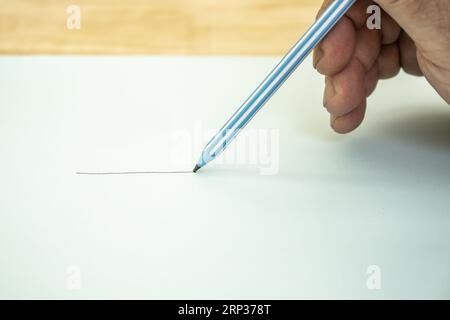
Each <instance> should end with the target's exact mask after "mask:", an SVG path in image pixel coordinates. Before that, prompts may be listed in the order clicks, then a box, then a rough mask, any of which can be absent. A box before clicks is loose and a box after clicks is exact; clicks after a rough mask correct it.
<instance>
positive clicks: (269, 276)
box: [0, 57, 450, 299]
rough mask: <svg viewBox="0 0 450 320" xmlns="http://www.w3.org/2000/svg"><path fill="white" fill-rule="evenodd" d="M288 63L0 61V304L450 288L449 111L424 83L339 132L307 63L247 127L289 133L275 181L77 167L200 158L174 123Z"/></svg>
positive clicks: (379, 96)
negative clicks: (75, 285)
mask: <svg viewBox="0 0 450 320" xmlns="http://www.w3.org/2000/svg"><path fill="white" fill-rule="evenodd" d="M276 62H277V59H273V58H175V57H174V58H143V57H132V58H104V57H98V58H89V57H82V58H81V57H80V58H71V57H66V58H62V57H59V58H55V57H51V58H46V57H34V58H28V57H22V58H9V57H3V58H1V59H0V171H1V173H0V195H1V197H0V298H182V299H185V298H194V299H196V298H211V299H215V298H253V299H257V298H267V299H270V298H289V299H290V298H369V299H372V298H373V299H378V298H450V275H449V270H450V232H449V231H450V209H449V204H450V200H449V199H450V198H449V194H450V108H449V107H448V106H446V105H445V104H444V103H443V102H442V101H441V100H440V98H439V97H438V96H437V95H436V94H435V93H434V92H433V90H432V89H431V88H430V87H429V86H428V85H427V84H426V82H425V81H424V80H423V79H418V78H413V77H409V76H405V75H401V76H400V77H398V78H397V79H396V80H392V81H389V82H382V83H381V84H380V85H379V88H378V90H377V91H376V93H375V94H374V95H373V97H371V99H370V101H369V104H370V105H369V109H368V112H367V116H366V121H365V123H364V125H363V126H362V127H361V128H360V129H359V130H358V131H356V132H354V133H352V134H351V135H347V136H339V135H336V134H334V133H333V132H332V131H331V129H329V127H328V116H327V114H326V112H325V110H324V109H323V108H322V107H321V99H322V89H323V79H322V77H320V76H319V75H317V74H316V73H315V72H314V70H312V68H311V67H310V63H309V62H307V63H305V64H304V65H303V66H302V67H301V68H300V69H299V70H298V71H297V72H296V73H295V75H294V76H293V77H292V78H291V79H290V81H289V82H287V83H286V85H285V86H284V87H283V88H282V89H281V90H280V91H279V92H278V93H277V94H276V95H275V96H274V98H273V99H272V100H271V102H270V104H269V105H267V106H266V107H265V108H264V110H263V111H261V113H260V114H259V115H258V116H257V117H256V118H255V119H254V122H253V123H252V124H251V126H250V127H249V128H248V129H249V130H256V129H265V130H267V129H279V142H280V143H279V162H280V163H279V173H278V174H277V175H261V174H260V172H261V171H260V169H259V168H258V166H257V165H239V164H235V165H229V164H220V163H215V164H213V165H211V166H210V167H208V168H206V169H205V170H204V171H203V172H201V174H198V175H190V174H187V175H139V176H79V175H75V174H74V173H75V172H76V171H83V170H94V171H95V170H101V171H121V170H138V171H139V170H172V169H186V168H187V169H191V167H193V165H194V164H195V162H196V160H197V157H198V156H199V155H200V151H201V147H202V146H201V143H202V142H200V143H198V141H197V142H196V143H193V144H192V143H191V144H189V145H186V149H183V148H180V141H179V140H177V139H179V136H178V134H179V133H180V132H186V133H192V134H198V132H200V129H201V128H200V129H199V127H200V126H202V128H203V129H208V130H209V129H214V128H217V127H219V126H220V125H221V124H222V123H223V122H224V121H225V120H226V119H227V117H228V116H229V115H230V113H231V112H233V111H234V110H235V109H236V108H237V107H238V105H239V104H240V103H241V102H242V101H243V99H245V98H246V97H247V96H248V94H249V93H250V91H251V90H252V89H253V88H254V87H255V86H256V85H257V84H258V83H259V81H260V80H262V78H263V77H264V76H265V74H266V73H267V72H268V71H270V69H271V68H272V67H273V66H274V64H275V63H276ZM180 130H181V131H180ZM182 130H184V131H182ZM195 132H197V133H195ZM263 132H266V131H263ZM203 134H204V135H206V136H207V135H208V133H204V132H203ZM207 138H208V137H205V139H207ZM197 140H198V139H197ZM175 145H176V146H177V148H179V150H176V151H175V154H178V155H181V157H184V160H183V161H181V158H180V159H179V160H180V161H179V162H177V161H176V159H175V161H174V157H173V154H174V146H175ZM182 146H183V145H182ZM370 265H377V266H379V267H380V268H381V272H382V278H381V279H382V288H381V290H375V291H373V290H368V289H367V287H366V280H367V277H368V275H367V274H366V269H367V267H368V266H370ZM71 266H76V267H77V268H79V270H80V271H81V288H80V290H69V289H70V287H69V289H68V288H67V286H66V282H67V281H70V280H71V278H70V275H68V274H67V272H68V271H69V274H70V272H71V271H70V270H71V269H70V267H71ZM68 268H69V270H68ZM72 275H73V274H72Z"/></svg>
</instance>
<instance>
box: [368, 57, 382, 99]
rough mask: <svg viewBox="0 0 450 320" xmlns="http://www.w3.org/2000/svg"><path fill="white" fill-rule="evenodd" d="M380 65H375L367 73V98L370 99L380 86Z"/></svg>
mask: <svg viewBox="0 0 450 320" xmlns="http://www.w3.org/2000/svg"><path fill="white" fill-rule="evenodd" d="M378 79H379V77H378V63H375V64H374V65H373V66H372V69H370V70H369V71H368V72H367V73H366V79H365V85H366V97H369V96H370V95H371V94H372V93H373V92H374V91H375V89H376V87H377V84H378Z"/></svg>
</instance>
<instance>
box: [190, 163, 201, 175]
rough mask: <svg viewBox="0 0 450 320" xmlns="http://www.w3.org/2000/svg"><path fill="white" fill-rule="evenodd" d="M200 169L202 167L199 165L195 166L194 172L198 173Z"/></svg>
mask: <svg viewBox="0 0 450 320" xmlns="http://www.w3.org/2000/svg"><path fill="white" fill-rule="evenodd" d="M200 168H201V167H200V166H199V165H198V164H197V165H195V168H194V170H192V171H194V173H196V172H197V171H198V170H199V169H200Z"/></svg>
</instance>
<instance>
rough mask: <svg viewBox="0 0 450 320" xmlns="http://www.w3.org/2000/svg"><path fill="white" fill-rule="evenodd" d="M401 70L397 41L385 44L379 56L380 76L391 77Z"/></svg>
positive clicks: (383, 77)
mask: <svg viewBox="0 0 450 320" xmlns="http://www.w3.org/2000/svg"><path fill="white" fill-rule="evenodd" d="M399 72H400V53H399V48H398V45H397V44H396V43H394V44H390V45H386V46H383V48H382V49H381V52H380V55H379V56H378V76H379V78H380V79H389V78H392V77H394V76H396V75H397V74H398V73H399Z"/></svg>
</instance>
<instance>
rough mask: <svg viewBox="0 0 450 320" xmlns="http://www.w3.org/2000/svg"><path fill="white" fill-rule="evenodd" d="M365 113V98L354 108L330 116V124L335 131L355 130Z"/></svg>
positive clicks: (347, 131) (346, 131)
mask: <svg viewBox="0 0 450 320" xmlns="http://www.w3.org/2000/svg"><path fill="white" fill-rule="evenodd" d="M365 113H366V99H364V100H363V101H362V102H361V103H360V104H359V105H358V106H357V107H356V108H355V109H354V110H352V111H351V112H350V113H348V114H346V115H343V116H339V117H338V116H334V115H331V116H330V124H331V127H332V128H333V130H334V131H336V132H337V133H342V134H344V133H349V132H351V131H353V130H355V129H356V128H357V127H359V125H360V124H361V122H362V121H363V120H364V116H365Z"/></svg>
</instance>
